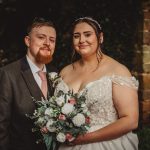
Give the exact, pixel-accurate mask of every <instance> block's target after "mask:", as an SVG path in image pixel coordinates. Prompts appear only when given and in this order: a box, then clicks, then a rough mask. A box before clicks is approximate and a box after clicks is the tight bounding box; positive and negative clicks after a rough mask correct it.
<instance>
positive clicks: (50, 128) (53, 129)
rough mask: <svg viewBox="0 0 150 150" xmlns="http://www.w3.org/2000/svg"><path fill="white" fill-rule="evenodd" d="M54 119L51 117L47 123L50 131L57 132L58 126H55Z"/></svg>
mask: <svg viewBox="0 0 150 150" xmlns="http://www.w3.org/2000/svg"><path fill="white" fill-rule="evenodd" d="M53 123H54V121H53V120H52V119H50V120H49V121H48V122H47V124H46V128H47V129H48V131H50V132H55V131H56V128H55V127H54V126H53Z"/></svg>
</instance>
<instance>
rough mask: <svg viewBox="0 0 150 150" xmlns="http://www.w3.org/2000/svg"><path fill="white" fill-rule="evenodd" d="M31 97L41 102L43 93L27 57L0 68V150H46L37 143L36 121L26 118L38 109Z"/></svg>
mask: <svg viewBox="0 0 150 150" xmlns="http://www.w3.org/2000/svg"><path fill="white" fill-rule="evenodd" d="M47 70H48V72H52V71H56V70H55V68H53V67H52V66H49V67H48V68H47ZM49 88H51V87H50V86H49ZM32 96H33V97H34V98H35V99H36V100H41V97H42V96H43V94H42V92H41V90H40V88H39V87H38V85H37V83H36V81H35V79H34V77H33V74H32V72H31V69H30V67H29V64H28V62H27V60H26V58H25V57H24V58H22V59H20V60H18V61H16V62H14V63H12V64H9V65H7V66H5V67H3V68H1V69H0V150H46V147H45V145H44V144H36V140H37V138H38V135H36V134H35V133H33V132H32V131H31V129H32V128H33V121H32V120H31V119H29V118H27V117H26V116H25V114H30V115H31V114H33V112H34V110H35V108H36V105H35V102H33V100H32V98H31V97H32ZM40 136H41V135H40Z"/></svg>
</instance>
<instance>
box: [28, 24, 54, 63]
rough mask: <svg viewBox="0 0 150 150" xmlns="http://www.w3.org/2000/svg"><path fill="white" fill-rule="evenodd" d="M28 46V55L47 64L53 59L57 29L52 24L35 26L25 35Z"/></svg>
mask: <svg viewBox="0 0 150 150" xmlns="http://www.w3.org/2000/svg"><path fill="white" fill-rule="evenodd" d="M25 43H26V45H27V46H28V56H29V57H30V58H31V59H32V60H33V61H36V62H38V63H41V64H47V63H49V62H50V61H51V60H52V55H53V53H54V49H55V44H56V31H55V29H54V28H53V27H50V26H40V27H34V28H33V29H32V30H31V32H30V34H29V35H28V36H26V37H25Z"/></svg>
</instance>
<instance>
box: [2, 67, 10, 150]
mask: <svg viewBox="0 0 150 150" xmlns="http://www.w3.org/2000/svg"><path fill="white" fill-rule="evenodd" d="M11 102H12V89H11V83H10V79H9V76H8V74H7V72H6V71H5V70H3V69H0V150H8V149H9V148H8V146H9V145H10V144H9V135H10V132H9V130H10V120H11Z"/></svg>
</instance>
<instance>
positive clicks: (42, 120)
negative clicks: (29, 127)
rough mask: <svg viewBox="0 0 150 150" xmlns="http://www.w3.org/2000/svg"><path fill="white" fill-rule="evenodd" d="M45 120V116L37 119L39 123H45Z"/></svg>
mask: <svg viewBox="0 0 150 150" xmlns="http://www.w3.org/2000/svg"><path fill="white" fill-rule="evenodd" d="M45 122H46V120H45V118H44V117H40V118H38V120H37V123H38V124H44V123H45Z"/></svg>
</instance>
